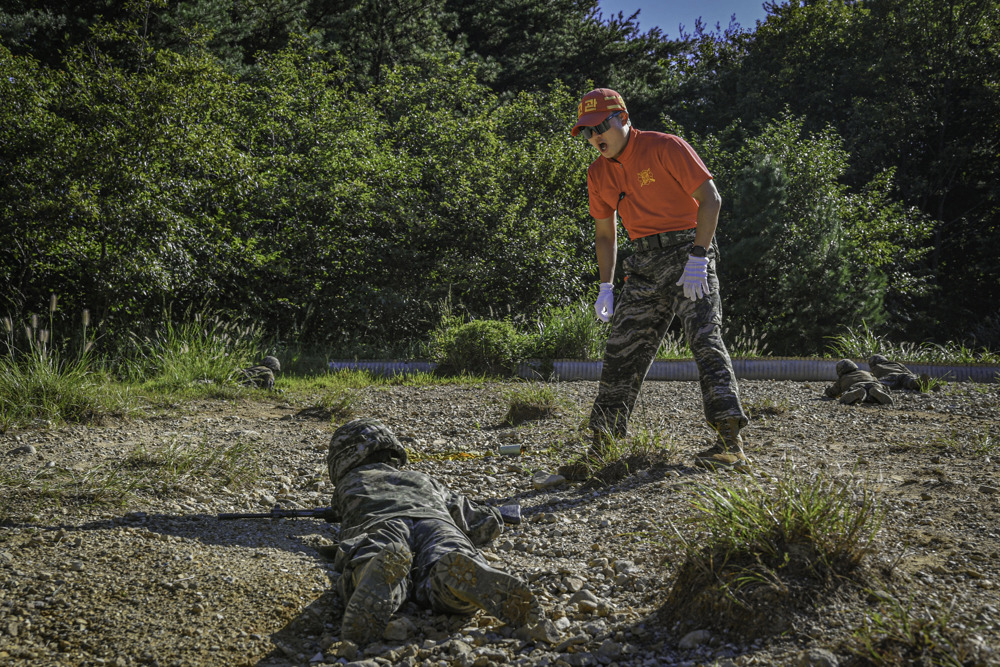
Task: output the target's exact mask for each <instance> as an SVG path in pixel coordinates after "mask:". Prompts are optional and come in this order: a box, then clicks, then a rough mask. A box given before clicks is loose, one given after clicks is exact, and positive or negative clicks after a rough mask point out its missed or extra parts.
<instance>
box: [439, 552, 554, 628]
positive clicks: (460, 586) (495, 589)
mask: <svg viewBox="0 0 1000 667" xmlns="http://www.w3.org/2000/svg"><path fill="white" fill-rule="evenodd" d="M431 590H432V591H433V593H434V594H435V595H436V596H437V597H438V599H439V600H442V601H443V602H444V603H445V605H446V606H451V607H453V608H456V609H457V610H461V609H463V608H464V609H468V608H470V605H471V607H474V608H479V609H482V610H484V611H485V612H486V613H487V614H489V615H490V616H495V617H497V618H499V619H500V620H501V621H503V622H504V623H507V624H509V625H512V626H515V627H521V626H525V625H527V624H528V623H529V621H533V620H534V619H535V618H537V617H538V616H540V611H541V610H540V608H539V606H538V602H537V601H536V600H535V596H534V594H532V592H531V589H530V588H528V584H526V583H525V582H523V581H521V580H520V579H518V578H517V577H515V576H513V575H510V574H507V573H506V572H501V571H500V570H497V569H494V568H492V567H490V566H489V565H486V564H484V563H480V562H478V561H476V560H475V559H473V558H470V557H469V556H466V555H465V554H463V553H459V552H457V551H453V552H451V553H449V554H446V555H445V556H443V557H442V558H441V560H439V561H438V562H437V563H435V564H434V570H433V571H432V572H431ZM455 601H457V602H458V604H455Z"/></svg>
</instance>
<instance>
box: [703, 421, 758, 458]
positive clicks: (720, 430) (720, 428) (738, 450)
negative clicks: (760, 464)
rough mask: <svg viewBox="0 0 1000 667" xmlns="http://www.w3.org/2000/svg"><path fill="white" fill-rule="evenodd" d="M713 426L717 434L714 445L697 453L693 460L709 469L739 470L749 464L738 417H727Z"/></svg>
mask: <svg viewBox="0 0 1000 667" xmlns="http://www.w3.org/2000/svg"><path fill="white" fill-rule="evenodd" d="M714 428H715V432H716V433H717V434H718V437H717V439H716V443H715V445H713V446H712V447H710V448H708V449H706V450H705V451H703V452H700V453H698V454H697V455H696V456H695V462H696V463H697V464H698V465H700V466H701V467H703V468H708V469H709V470H715V469H717V468H727V469H730V470H739V469H745V468H746V467H747V466H749V465H750V460H749V459H748V458H747V457H746V454H744V453H743V439H742V438H741V437H740V420H739V418H738V417H729V418H727V419H724V420H722V421H721V422H720V423H718V424H716V425H715V427H714Z"/></svg>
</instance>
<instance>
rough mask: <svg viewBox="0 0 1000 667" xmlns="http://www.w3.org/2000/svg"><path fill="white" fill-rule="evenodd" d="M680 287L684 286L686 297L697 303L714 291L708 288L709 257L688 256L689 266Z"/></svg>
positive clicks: (678, 282) (682, 277)
mask: <svg viewBox="0 0 1000 667" xmlns="http://www.w3.org/2000/svg"><path fill="white" fill-rule="evenodd" d="M677 284H678V285H683V286H684V296H686V297H687V298H689V299H691V300H692V301H696V300H698V299H700V298H701V297H703V296H705V295H706V294H708V293H710V292H711V291H712V290H710V289H709V288H708V257H695V256H694V255H688V261H687V265H686V266H685V267H684V273H683V274H681V279H680V280H678V281H677Z"/></svg>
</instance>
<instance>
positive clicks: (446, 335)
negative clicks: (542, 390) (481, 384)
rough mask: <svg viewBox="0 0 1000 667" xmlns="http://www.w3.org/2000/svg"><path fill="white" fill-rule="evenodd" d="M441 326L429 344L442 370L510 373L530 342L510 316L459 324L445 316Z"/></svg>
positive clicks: (513, 371) (495, 373) (446, 371)
mask: <svg viewBox="0 0 1000 667" xmlns="http://www.w3.org/2000/svg"><path fill="white" fill-rule="evenodd" d="M442 326H443V328H442V329H439V330H438V331H437V332H435V336H434V341H433V343H432V357H433V359H434V361H436V362H437V363H438V371H439V372H441V373H450V374H457V373H470V374H473V375H513V374H514V373H515V372H516V370H517V364H518V362H520V361H521V360H522V359H523V358H524V353H525V351H526V350H527V348H528V343H529V341H530V338H529V337H528V336H527V335H525V334H523V333H521V332H520V331H518V330H517V327H516V326H515V325H514V323H513V322H511V321H510V320H509V319H504V320H472V321H471V322H467V323H465V324H458V323H457V322H456V318H447V317H446V318H444V319H443V320H442Z"/></svg>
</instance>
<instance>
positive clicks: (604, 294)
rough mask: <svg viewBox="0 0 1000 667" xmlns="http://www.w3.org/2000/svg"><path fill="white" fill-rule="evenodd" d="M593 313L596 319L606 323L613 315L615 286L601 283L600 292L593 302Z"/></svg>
mask: <svg viewBox="0 0 1000 667" xmlns="http://www.w3.org/2000/svg"><path fill="white" fill-rule="evenodd" d="M594 312H595V313H596V314H597V319H599V320H600V321H602V322H607V321H608V320H610V319H611V316H612V315H614V314H615V285H614V283H601V291H600V293H598V295H597V301H595V302H594Z"/></svg>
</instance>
